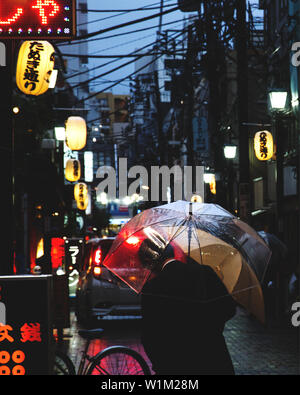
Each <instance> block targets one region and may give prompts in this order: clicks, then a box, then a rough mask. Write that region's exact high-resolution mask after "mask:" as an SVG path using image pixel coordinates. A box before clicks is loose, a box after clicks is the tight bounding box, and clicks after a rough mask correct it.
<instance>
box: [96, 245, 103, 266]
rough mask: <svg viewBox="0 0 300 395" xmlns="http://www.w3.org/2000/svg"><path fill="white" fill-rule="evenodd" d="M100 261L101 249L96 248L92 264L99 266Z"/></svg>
mask: <svg viewBox="0 0 300 395" xmlns="http://www.w3.org/2000/svg"><path fill="white" fill-rule="evenodd" d="M101 261H102V251H101V248H98V249H97V250H96V251H95V256H94V262H95V264H96V265H100V263H101Z"/></svg>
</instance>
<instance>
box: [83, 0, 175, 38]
mask: <svg viewBox="0 0 300 395" xmlns="http://www.w3.org/2000/svg"><path fill="white" fill-rule="evenodd" d="M179 9H180V8H179V7H178V6H177V7H174V8H171V9H169V10H166V11H163V12H158V13H156V14H153V15H150V16H145V17H143V18H140V19H135V20H132V21H129V22H125V23H121V24H119V25H116V26H110V27H107V28H106V29H101V30H98V31H96V32H92V33H87V34H84V35H82V36H80V38H81V40H84V39H88V38H91V37H95V36H97V35H99V34H103V33H106V32H110V31H112V30H116V29H121V28H123V27H127V26H131V25H135V24H137V23H142V22H146V21H149V20H151V19H154V18H158V17H160V16H161V15H166V14H170V13H171V12H175V11H178V10H179Z"/></svg>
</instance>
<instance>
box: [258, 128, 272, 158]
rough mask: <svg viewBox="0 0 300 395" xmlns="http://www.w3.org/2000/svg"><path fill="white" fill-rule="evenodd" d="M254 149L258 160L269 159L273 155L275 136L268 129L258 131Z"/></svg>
mask: <svg viewBox="0 0 300 395" xmlns="http://www.w3.org/2000/svg"><path fill="white" fill-rule="evenodd" d="M254 151H255V155H256V157H257V159H258V160H269V159H271V158H272V156H273V152H274V145H273V136H272V134H271V133H270V132H268V131H267V130H262V131H260V132H257V133H256V134H255V137H254Z"/></svg>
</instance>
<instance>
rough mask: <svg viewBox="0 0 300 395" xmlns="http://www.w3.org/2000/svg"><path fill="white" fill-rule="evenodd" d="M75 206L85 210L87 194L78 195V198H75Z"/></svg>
mask: <svg viewBox="0 0 300 395" xmlns="http://www.w3.org/2000/svg"><path fill="white" fill-rule="evenodd" d="M76 203H77V208H78V209H79V210H86V209H87V206H88V204H89V197H88V195H79V197H78V200H76Z"/></svg>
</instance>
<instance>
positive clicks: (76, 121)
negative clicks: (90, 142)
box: [66, 117, 87, 151]
mask: <svg viewBox="0 0 300 395" xmlns="http://www.w3.org/2000/svg"><path fill="white" fill-rule="evenodd" d="M86 137H87V128H86V122H85V120H84V119H83V118H81V117H69V118H68V119H67V122H66V144H67V146H68V147H69V148H70V149H71V150H74V151H79V150H81V149H82V148H84V147H85V145H86Z"/></svg>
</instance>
